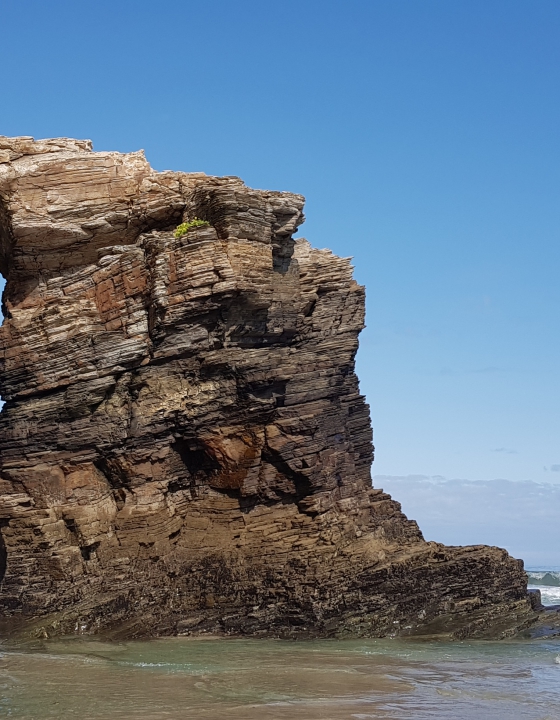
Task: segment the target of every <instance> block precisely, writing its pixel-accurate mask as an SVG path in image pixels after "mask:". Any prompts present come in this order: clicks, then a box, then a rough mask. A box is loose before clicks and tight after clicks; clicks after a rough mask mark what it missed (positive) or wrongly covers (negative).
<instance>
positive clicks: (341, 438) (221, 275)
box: [0, 137, 531, 637]
mask: <svg viewBox="0 0 560 720" xmlns="http://www.w3.org/2000/svg"><path fill="white" fill-rule="evenodd" d="M195 217H196V218H201V219H203V220H206V221H208V223H209V225H208V226H207V227H198V228H193V229H191V230H190V231H189V232H188V233H187V234H185V235H184V236H182V237H179V238H177V237H175V235H174V233H173V229H174V228H175V227H176V226H177V225H178V224H179V223H180V222H182V221H183V220H191V219H193V218H195ZM302 222H303V198H302V197H301V196H300V195H294V194H290V193H285V192H264V191H257V190H252V189H250V188H248V187H246V186H245V185H244V184H243V182H242V181H241V180H239V179H238V178H236V177H224V178H216V177H209V176H206V175H204V174H189V173H178V172H165V173H157V172H154V171H153V170H152V169H151V168H150V166H149V165H148V163H147V162H146V160H145V158H144V155H143V154H142V153H132V154H119V153H113V152H93V151H92V148H91V144H90V143H89V142H85V141H76V140H68V139H57V140H42V141H34V140H33V139H32V138H27V137H23V138H4V137H3V138H0V271H1V273H2V275H3V276H4V277H5V278H6V280H7V284H6V288H5V292H4V297H3V313H4V316H5V319H4V323H3V326H2V328H1V331H0V395H1V396H2V398H3V399H4V400H5V403H6V404H5V406H4V408H3V410H2V412H1V414H0V532H1V536H0V537H1V539H0V579H1V586H0V611H1V612H2V613H3V615H4V618H7V619H8V625H12V626H13V627H15V626H16V625H17V624H18V623H21V622H23V621H25V622H26V623H27V627H28V629H29V628H31V630H30V631H32V632H35V633H38V634H43V635H50V634H56V633H67V632H101V631H111V630H113V631H115V632H117V633H118V634H120V635H122V636H135V635H139V634H149V633H153V634H156V633H166V634H173V633H199V632H225V633H245V634H253V635H258V634H264V633H267V634H275V635H281V636H298V635H345V634H346V635H374V636H375V635H386V634H398V633H429V632H451V633H453V634H454V635H455V636H456V637H463V636H467V635H484V634H494V635H499V634H500V633H501V634H507V633H508V632H511V631H512V629H514V628H516V627H519V626H521V625H523V624H524V623H527V622H528V620H529V619H530V613H531V611H530V607H529V605H528V601H527V598H526V577H525V573H524V572H523V566H522V563H520V562H519V561H517V560H514V559H512V558H511V557H509V556H508V555H507V553H506V552H505V551H503V550H500V549H498V548H489V547H484V546H476V547H464V548H451V547H445V546H442V545H439V544H436V543H427V542H425V541H424V539H423V537H422V535H421V533H420V531H419V529H418V526H417V525H416V523H415V522H413V521H410V520H408V519H407V518H406V517H405V516H404V515H403V513H402V512H401V509H400V506H399V504H398V503H397V502H395V501H393V500H392V499H391V498H390V497H389V496H388V495H387V494H385V493H384V492H383V491H382V490H380V489H373V488H372V487H371V479H370V466H371V462H372V458H373V446H372V442H371V441H372V433H371V427H370V420H369V411H368V406H367V405H366V404H365V402H364V398H363V397H362V396H361V395H360V393H359V389H358V381H357V378H356V375H355V373H354V357H355V354H356V351H357V347H358V334H359V332H360V330H361V329H362V327H363V322H364V288H363V287H361V286H359V285H358V284H357V283H356V282H355V281H354V280H353V279H352V268H351V265H350V263H349V261H348V259H342V258H338V257H336V256H334V255H333V254H332V253H331V252H329V251H328V250H315V249H313V248H312V247H311V246H310V245H309V244H308V243H307V242H306V241H305V240H293V239H292V236H293V234H294V232H295V230H296V229H297V227H298V226H299V225H300V224H301V223H302Z"/></svg>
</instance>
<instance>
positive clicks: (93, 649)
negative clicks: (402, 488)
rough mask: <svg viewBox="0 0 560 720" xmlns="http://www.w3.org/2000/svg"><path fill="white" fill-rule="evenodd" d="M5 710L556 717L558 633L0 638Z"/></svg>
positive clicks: (29, 713)
mask: <svg viewBox="0 0 560 720" xmlns="http://www.w3.org/2000/svg"><path fill="white" fill-rule="evenodd" d="M0 717H6V718H13V719H14V720H16V719H17V720H24V719H25V720H42V719H43V718H44V719H47V718H49V719H51V718H57V719H58V718H64V719H66V718H80V720H117V719H118V720H199V719H200V720H203V719H204V720H225V719H226V718H227V719H228V720H342V719H344V720H346V719H348V720H350V719H352V720H369V719H371V718H383V719H387V720H389V719H394V718H398V719H399V720H405V719H406V720H410V719H412V720H434V719H435V720H480V719H481V718H482V719H490V720H502V719H503V720H516V719H517V718H520V719H521V718H522V719H523V720H533V719H534V720H559V718H560V641H556V640H547V641H543V640H539V641H535V640H527V641H505V642H484V641H477V642H474V641H472V642H454V643H443V642H420V641H406V642H405V641H403V640H398V639H394V640H388V639H385V640H367V641H364V640H360V641H336V640H322V641H305V642H303V641H299V642H287V641H277V640H228V639H212V638H208V639H202V640H201V639H197V640H191V639H181V638H168V639H161V640H152V641H147V642H144V641H134V642H126V643H109V642H102V641H99V640H95V639H87V638H76V639H71V640H65V641H49V640H47V641H41V642H36V643H35V644H32V645H20V646H8V645H7V644H5V643H4V644H3V645H0Z"/></svg>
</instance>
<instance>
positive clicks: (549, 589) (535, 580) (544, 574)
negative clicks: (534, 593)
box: [527, 567, 560, 605]
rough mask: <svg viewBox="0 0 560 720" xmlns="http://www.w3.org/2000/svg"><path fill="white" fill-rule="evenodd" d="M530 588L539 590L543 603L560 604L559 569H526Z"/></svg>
mask: <svg viewBox="0 0 560 720" xmlns="http://www.w3.org/2000/svg"><path fill="white" fill-rule="evenodd" d="M527 577H528V580H529V589H530V590H540V591H541V599H542V603H543V605H560V569H558V568H557V567H555V568H534V569H530V570H527Z"/></svg>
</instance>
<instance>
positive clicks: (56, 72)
mask: <svg viewBox="0 0 560 720" xmlns="http://www.w3.org/2000/svg"><path fill="white" fill-rule="evenodd" d="M1 10H2V12H1V14H0V30H1V36H2V42H1V43H0V60H1V62H2V67H3V68H4V72H3V77H2V99H1V101H0V102H1V106H0V107H1V113H0V133H2V134H5V135H33V136H35V137H51V136H62V135H65V136H73V137H82V138H83V137H87V138H90V139H92V140H93V142H94V147H95V148H96V149H98V150H108V149H110V150H120V151H130V150H137V149H139V148H143V149H145V151H146V155H147V157H148V159H149V160H150V162H151V163H152V165H153V166H154V167H155V168H156V169H161V170H163V169H175V170H186V171H199V170H201V171H204V172H207V173H211V174H218V175H239V176H241V177H242V178H243V179H244V180H245V181H246V182H247V183H248V184H249V185H251V186H253V187H259V188H270V189H279V190H292V191H294V192H300V193H302V194H304V195H305V196H306V198H307V205H306V214H307V222H306V223H305V225H304V226H303V227H302V229H301V234H302V235H304V236H306V237H307V238H308V239H309V240H310V241H311V242H312V243H313V244H314V245H316V246H319V247H329V248H331V249H332V250H334V251H335V252H337V253H339V254H342V255H352V256H353V257H354V262H355V266H356V277H357V279H358V280H359V281H360V282H362V283H364V284H365V285H366V288H367V298H368V300H367V302H368V307H367V324H368V327H367V329H366V330H365V331H364V333H363V335H362V340H361V349H360V353H359V359H358V371H359V375H360V378H361V387H362V390H363V391H364V392H365V394H366V395H367V398H368V400H369V402H370V404H371V408H372V419H373V424H374V429H375V440H376V447H377V452H376V458H377V459H376V463H375V465H374V471H373V472H374V475H376V476H383V478H384V481H383V482H384V484H385V485H386V486H387V487H388V486H389V485H390V484H391V483H392V482H394V483H395V484H396V485H399V483H400V485H399V487H401V486H402V487H403V488H404V486H403V485H402V483H403V482H404V480H402V478H407V477H411V478H415V479H413V481H412V482H415V483H417V484H418V485H419V487H420V486H421V485H422V483H424V484H425V490H426V492H425V494H424V495H423V496H422V497H419V496H418V493H409V495H407V497H408V496H410V498H412V499H410V500H409V501H407V503H408V504H407V503H404V505H405V510H407V511H408V512H409V513H410V514H411V515H412V516H415V515H416V516H419V515H422V513H423V512H424V510H425V509H426V507H427V503H429V502H430V500H429V497H430V493H431V491H432V484H433V481H432V480H431V479H430V478H433V477H438V478H446V479H447V480H448V481H449V482H450V483H451V482H452V481H455V480H457V479H459V480H461V481H464V482H467V483H476V482H482V481H485V482H489V481H494V480H496V479H505V480H507V481H514V482H520V483H536V484H539V486H541V485H542V484H543V483H545V484H550V483H553V484H559V483H560V443H559V442H558V438H559V434H560V433H559V430H560V413H559V406H560V388H559V382H558V368H559V366H560V362H559V361H560V334H559V333H558V317H559V310H560V282H559V281H558V280H559V279H558V274H559V267H560V264H559V259H560V258H559V254H560V243H559V234H560V204H559V203H558V191H559V184H560V182H559V181H560V134H559V133H558V127H559V126H560V98H559V88H560V44H559V43H558V37H559V36H560V3H558V2H557V0H539V2H533V1H532V0H523V1H521V0H345V1H344V2H342V1H340V2H338V1H336V2H329V1H328V0H324V1H322V2H318V1H315V0H299V2H294V1H292V0H284V1H283V2H282V3H272V2H267V1H266V0H238V1H237V2H232V1H231V0H230V1H229V2H226V1H225V0H214V1H212V0H208V1H207V2H205V3H200V2H196V3H195V2H191V1H190V0H160V2H158V3H152V2H147V1H144V0H135V2H132V1H129V0H112V1H111V2H108V1H107V0H95V2H93V1H91V0H81V1H80V2H78V3H77V2H67V1H62V0H50V2H48V3H45V2H39V1H32V0H17V1H16V0H2V2H1ZM387 478H396V479H395V480H394V481H393V480H391V479H387ZM399 478H400V480H399ZM422 478H424V480H422ZM438 482H443V481H442V480H438ZM430 483H432V484H430ZM423 487H424V486H423ZM449 487H450V488H451V490H453V488H454V487H455V488H456V486H454V485H452V484H451V485H450V486H449ZM489 487H490V486H489ZM507 487H509V486H507ZM521 487H529V486H526V485H523V486H521V485H520V486H519V488H521ZM531 487H532V486H531ZM519 488H518V489H519ZM396 492H397V491H396V490H395V494H396ZM551 493H552V495H551V497H552V498H556V499H557V495H556V491H555V489H554V488H553V489H552V490H551ZM537 494H538V493H537ZM502 495H503V498H502V501H501V502H503V503H506V504H507V503H508V502H509V500H508V498H510V496H511V497H513V494H512V493H509V494H508V493H507V492H505V494H504V493H502ZM459 496H460V493H459V494H458V495H457V497H459ZM511 502H512V505H511V517H512V518H513V519H515V517H516V515H515V513H516V512H518V510H517V509H516V508H518V507H519V505H518V504H516V502H517V501H515V502H514V501H513V500H511ZM547 502H548V500H547V501H545V500H543V503H545V505H546V503H547ZM543 507H544V506H543ZM465 522H466V521H465ZM512 522H513V520H512ZM469 527H471V528H476V527H477V525H476V523H474V524H472V525H470V526H469ZM467 530H468V529H467ZM441 532H442V533H443V535H444V536H443V535H442V536H441V537H440V538H439V539H442V540H447V541H448V542H453V541H457V542H459V541H461V539H460V538H459V540H456V537H455V536H454V532H455V531H454V529H453V527H449V528H447V529H446V530H445V529H442V530H441ZM466 532H467V531H466ZM467 534H468V532H467ZM543 542H544V540H543Z"/></svg>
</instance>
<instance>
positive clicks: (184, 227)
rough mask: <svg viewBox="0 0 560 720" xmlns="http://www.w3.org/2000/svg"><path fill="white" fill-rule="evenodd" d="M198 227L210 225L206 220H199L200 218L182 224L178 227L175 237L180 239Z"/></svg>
mask: <svg viewBox="0 0 560 720" xmlns="http://www.w3.org/2000/svg"><path fill="white" fill-rule="evenodd" d="M197 227H210V223H209V222H207V221H206V220H199V219H198V218H195V219H194V220H189V222H184V223H181V224H180V225H179V226H178V227H177V229H176V230H175V232H174V233H173V235H174V236H175V237H176V238H180V237H182V236H183V235H186V234H187V233H188V231H189V230H191V229H192V228H197Z"/></svg>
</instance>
